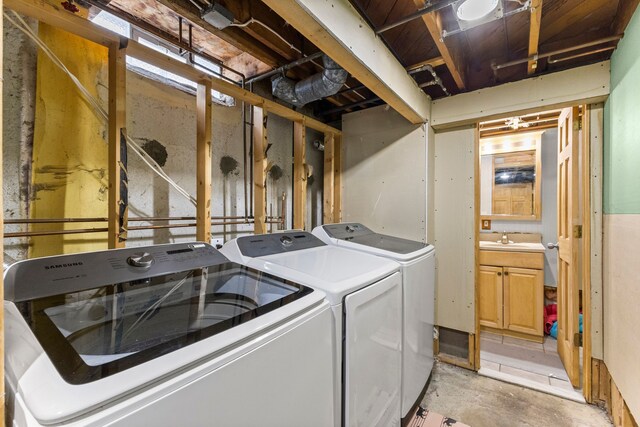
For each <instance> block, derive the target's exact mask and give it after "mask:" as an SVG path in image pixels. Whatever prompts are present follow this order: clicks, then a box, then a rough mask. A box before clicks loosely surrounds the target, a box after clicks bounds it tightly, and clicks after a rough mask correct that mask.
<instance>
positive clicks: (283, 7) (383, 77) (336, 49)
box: [263, 0, 430, 123]
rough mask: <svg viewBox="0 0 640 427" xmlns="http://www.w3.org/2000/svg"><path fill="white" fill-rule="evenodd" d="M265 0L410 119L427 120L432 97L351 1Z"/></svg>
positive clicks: (416, 121) (414, 120)
mask: <svg viewBox="0 0 640 427" xmlns="http://www.w3.org/2000/svg"><path fill="white" fill-rule="evenodd" d="M263 1H264V3H266V4H267V5H268V6H269V7H271V8H272V9H273V10H274V11H275V12H276V13H278V15H280V16H281V17H282V18H283V19H284V20H285V21H286V22H288V23H289V24H291V25H292V26H293V27H294V28H295V29H297V30H298V31H299V32H300V33H301V34H302V35H303V36H305V37H306V38H308V39H309V40H310V41H311V42H312V43H313V44H315V45H316V46H317V47H318V48H320V50H322V51H323V52H330V53H331V57H332V59H333V60H334V61H336V62H337V63H338V64H340V66H342V67H343V68H344V69H346V70H347V71H348V72H349V73H350V74H351V75H352V76H353V77H354V78H356V79H358V80H359V81H360V82H361V83H363V84H364V85H365V86H366V87H367V88H369V89H370V90H371V91H373V92H374V93H376V95H378V96H379V97H380V98H381V99H383V100H384V101H385V102H387V103H388V104H389V105H390V106H391V107H392V108H394V109H395V110H396V111H398V113H400V114H401V115H402V116H403V117H405V118H406V119H407V120H409V121H410V122H412V123H423V122H424V121H425V120H427V118H428V116H429V105H430V102H429V97H428V96H427V95H426V94H425V93H424V92H423V91H422V90H420V88H419V87H418V85H417V84H416V82H415V81H414V80H413V78H411V76H409V75H408V74H407V72H406V70H405V69H404V67H403V66H402V65H401V64H400V62H399V61H398V60H397V59H396V58H395V57H394V56H393V54H392V53H391V52H390V51H389V49H388V48H387V47H386V46H385V45H384V43H383V42H382V40H380V38H378V37H376V36H375V33H374V31H373V30H372V29H371V27H370V26H369V25H368V24H367V23H366V22H365V21H364V19H363V18H362V17H361V16H360V15H359V14H358V12H356V10H355V9H354V8H353V6H351V5H350V4H349V3H347V2H333V3H329V2H318V1H317V0H263Z"/></svg>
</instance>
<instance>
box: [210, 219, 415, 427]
mask: <svg viewBox="0 0 640 427" xmlns="http://www.w3.org/2000/svg"><path fill="white" fill-rule="evenodd" d="M221 252H222V253H223V254H224V255H226V256H227V257H228V258H229V259H231V260H233V261H236V262H239V263H242V264H244V265H247V266H249V267H252V268H255V269H256V270H260V271H264V272H268V273H271V274H276V275H278V276H281V277H285V278H288V279H289V280H292V281H294V282H297V283H302V284H304V285H306V286H310V287H312V288H314V289H318V290H322V291H323V292H324V293H325V294H326V298H327V300H328V301H329V302H330V303H331V307H332V309H333V314H334V327H335V341H334V345H333V349H334V357H335V361H336V366H337V367H338V368H337V369H336V371H335V374H334V378H335V380H336V384H341V385H339V386H338V387H337V388H336V393H335V397H336V405H341V406H342V420H340V418H338V419H337V420H336V423H339V422H340V421H342V424H343V425H345V426H366V427H374V426H379V427H391V426H398V425H400V376H401V350H402V316H401V315H402V312H401V309H402V307H401V304H402V282H401V274H400V265H399V264H398V263H397V262H395V261H391V260H388V259H384V258H381V257H377V256H373V255H369V254H365V253H361V252H356V251H352V250H348V249H342V248H339V247H336V246H330V245H327V244H325V243H324V242H322V241H321V240H320V239H318V238H317V237H315V236H313V235H312V234H311V233H306V232H300V231H292V232H283V233H277V234H265V235H256V236H246V237H240V238H237V239H235V240H231V241H230V242H227V243H226V244H225V245H224V246H223V248H222V249H221ZM296 357H297V355H296Z"/></svg>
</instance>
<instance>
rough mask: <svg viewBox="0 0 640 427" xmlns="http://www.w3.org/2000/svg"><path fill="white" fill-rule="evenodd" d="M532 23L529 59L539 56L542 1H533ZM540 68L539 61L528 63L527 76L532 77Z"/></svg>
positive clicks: (530, 25) (530, 26)
mask: <svg viewBox="0 0 640 427" xmlns="http://www.w3.org/2000/svg"><path fill="white" fill-rule="evenodd" d="M530 16H531V22H530V24H529V58H531V57H534V56H535V55H537V54H538V45H539V41H540V23H541V22H542V0H532V1H531V14H530ZM537 68H538V61H537V60H530V61H529V62H528V63H527V74H529V75H531V74H533V73H535V72H536V69H537Z"/></svg>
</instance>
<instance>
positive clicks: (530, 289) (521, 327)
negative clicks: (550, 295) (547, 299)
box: [503, 267, 544, 336]
mask: <svg viewBox="0 0 640 427" xmlns="http://www.w3.org/2000/svg"><path fill="white" fill-rule="evenodd" d="M543 283H544V275H543V271H542V270H532V269H528V268H512V267H505V268H504V279H503V284H504V328H505V329H509V330H510V331H514V332H522V333H525V334H531V335H537V336H542V332H543V325H542V321H543V320H542V310H543V305H544V300H543V298H544V285H543Z"/></svg>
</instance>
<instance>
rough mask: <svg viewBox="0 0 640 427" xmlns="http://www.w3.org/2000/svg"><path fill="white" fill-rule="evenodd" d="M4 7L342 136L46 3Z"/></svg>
mask: <svg viewBox="0 0 640 427" xmlns="http://www.w3.org/2000/svg"><path fill="white" fill-rule="evenodd" d="M4 3H5V6H6V7H8V8H10V9H13V10H15V11H16V12H18V13H21V14H24V15H26V16H30V17H32V18H35V19H37V20H39V21H42V22H45V23H47V24H49V25H53V26H55V27H61V28H64V29H65V30H66V31H69V32H71V33H73V34H76V35H79V36H81V37H84V38H86V39H88V40H91V41H93V42H95V43H98V44H102V45H104V46H109V45H111V43H113V42H117V43H120V42H121V41H122V43H123V44H126V45H127V55H129V56H132V57H134V58H137V59H139V60H141V61H145V62H147V63H149V64H151V65H155V66H157V67H160V68H162V69H164V70H167V71H170V72H172V73H174V74H177V75H179V76H180V77H183V78H185V79H188V80H191V81H193V82H200V81H204V80H211V88H212V89H213V90H216V91H218V92H221V93H224V94H225V95H229V96H232V97H234V98H236V99H238V100H239V101H244V102H246V103H248V104H251V105H255V106H258V107H261V108H263V109H264V110H265V111H268V112H269V113H273V114H275V115H277V116H280V117H282V118H285V119H287V120H291V121H296V120H297V121H300V120H305V125H306V126H307V127H309V128H311V129H315V130H317V131H318V132H322V133H326V132H332V133H334V134H336V135H341V134H342V132H341V131H340V130H339V129H336V128H334V127H331V126H329V125H327V124H325V123H322V122H321V121H319V120H316V119H314V118H312V117H308V116H305V115H304V114H302V113H299V112H297V111H293V110H292V109H290V108H288V107H285V106H284V105H282V104H278V103H277V102H275V101H271V100H269V99H266V98H263V97H261V96H260V95H257V94H255V93H253V92H250V91H248V90H245V89H242V88H241V87H238V86H236V85H234V84H232V83H229V82H227V81H225V80H222V79H218V78H215V77H211V76H209V75H208V74H206V73H204V72H202V71H199V70H197V69H196V68H194V67H192V66H190V65H187V64H184V63H182V62H179V61H176V60H175V59H173V58H170V57H168V56H166V55H163V54H162V53H160V52H157V51H155V50H153V49H150V48H148V47H146V46H143V45H141V44H140V43H138V42H136V41H134V40H127V39H125V38H122V37H120V36H119V35H118V34H116V33H113V32H111V31H109V30H106V29H104V28H102V27H100V26H98V25H95V24H93V23H92V22H91V21H88V20H86V19H84V18H81V17H79V16H76V15H74V14H72V13H70V12H66V11H64V10H61V9H60V8H59V7H57V6H54V5H52V4H50V3H48V2H47V1H45V0H5V2H4Z"/></svg>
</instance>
